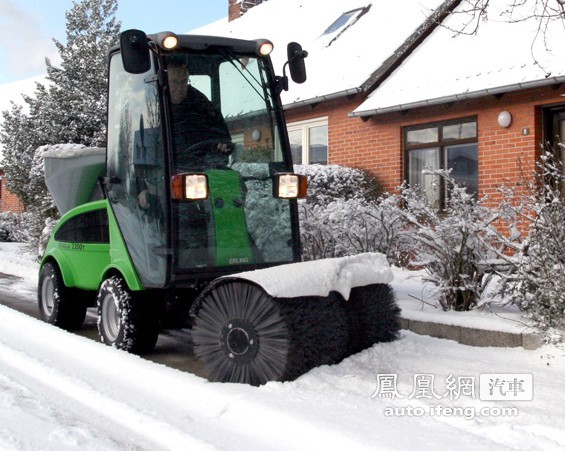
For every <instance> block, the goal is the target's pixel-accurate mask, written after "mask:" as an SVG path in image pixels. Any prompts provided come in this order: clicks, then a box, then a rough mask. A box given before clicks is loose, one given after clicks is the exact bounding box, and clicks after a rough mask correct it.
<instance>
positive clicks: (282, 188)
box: [273, 173, 308, 199]
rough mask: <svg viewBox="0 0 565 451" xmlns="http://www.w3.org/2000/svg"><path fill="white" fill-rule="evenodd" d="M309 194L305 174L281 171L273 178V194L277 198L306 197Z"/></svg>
mask: <svg viewBox="0 0 565 451" xmlns="http://www.w3.org/2000/svg"><path fill="white" fill-rule="evenodd" d="M307 194H308V179H307V178H306V176H305V175H299V174H291V173H280V174H275V177H274V180H273V196H274V197H275V198H277V199H304V198H305V197H306V195H307Z"/></svg>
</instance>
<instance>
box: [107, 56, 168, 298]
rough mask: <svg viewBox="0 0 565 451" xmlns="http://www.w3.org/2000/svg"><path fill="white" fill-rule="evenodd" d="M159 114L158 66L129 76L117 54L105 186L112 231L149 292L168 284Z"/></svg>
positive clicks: (112, 62)
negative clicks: (113, 221)
mask: <svg viewBox="0 0 565 451" xmlns="http://www.w3.org/2000/svg"><path fill="white" fill-rule="evenodd" d="M160 111H161V108H160V96H159V88H158V83H157V77H155V67H154V64H152V66H151V68H150V69H149V71H147V72H146V73H142V74H130V73H127V72H126V71H125V70H124V68H123V64H122V59H121V56H120V54H119V53H115V54H113V55H112V56H111V60H110V77H109V100H108V140H107V146H108V149H107V155H108V160H107V179H106V180H107V184H106V185H107V194H108V199H109V201H110V207H111V210H112V212H113V214H114V216H115V218H116V221H117V224H118V227H119V232H118V231H111V233H119V234H120V235H121V237H117V239H120V238H121V239H123V242H124V243H125V245H126V248H127V250H128V253H129V256H130V259H131V261H132V263H133V265H134V267H135V270H136V271H137V274H138V277H139V279H140V281H141V283H142V284H143V286H144V287H146V288H150V287H152V288H160V287H164V286H165V285H166V284H167V283H168V280H169V277H168V274H169V270H168V268H169V254H170V252H168V245H167V243H168V242H169V227H168V225H167V224H168V214H167V210H168V208H167V203H166V199H167V197H166V190H167V183H166V167H165V164H166V159H165V158H164V146H163V130H162V121H161V113H160ZM111 241H112V237H111ZM111 255H112V251H111Z"/></svg>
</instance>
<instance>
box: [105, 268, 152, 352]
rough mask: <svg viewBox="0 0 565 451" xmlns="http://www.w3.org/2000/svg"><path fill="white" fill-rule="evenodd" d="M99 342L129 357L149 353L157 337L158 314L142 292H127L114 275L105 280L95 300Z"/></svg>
mask: <svg viewBox="0 0 565 451" xmlns="http://www.w3.org/2000/svg"><path fill="white" fill-rule="evenodd" d="M96 304H97V309H98V333H99V334H100V338H101V339H102V342H103V343H105V344H107V345H108V346H114V347H116V348H118V349H122V350H124V351H127V352H131V353H133V354H143V353H147V352H150V351H152V350H153V348H154V347H155V343H157V339H158V337H159V327H160V321H159V320H160V314H159V309H158V308H157V305H156V302H154V301H153V300H152V299H150V297H149V296H147V295H146V294H145V293H137V292H135V293H134V292H131V291H130V290H129V289H128V288H127V285H126V283H125V282H124V280H123V279H122V278H120V277H118V276H113V277H110V278H109V279H106V280H105V281H104V282H103V283H102V285H101V286H100V290H99V292H98V298H97V300H96Z"/></svg>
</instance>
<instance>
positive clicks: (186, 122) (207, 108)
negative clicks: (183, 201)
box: [167, 60, 234, 170]
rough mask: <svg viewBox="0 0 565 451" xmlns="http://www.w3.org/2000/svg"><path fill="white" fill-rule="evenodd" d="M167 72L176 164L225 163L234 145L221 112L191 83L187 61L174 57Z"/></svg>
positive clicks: (185, 166) (203, 165)
mask: <svg viewBox="0 0 565 451" xmlns="http://www.w3.org/2000/svg"><path fill="white" fill-rule="evenodd" d="M167 75H168V80H169V92H170V98H171V103H172V108H171V111H172V119H173V121H172V123H173V130H172V132H173V146H174V158H175V166H176V167H177V168H179V169H181V170H186V169H192V168H198V169H204V168H212V167H221V166H225V165H226V164H227V157H228V155H229V154H230V153H231V152H232V151H233V148H234V146H233V144H232V143H231V136H230V132H229V130H228V126H227V124H226V122H225V120H224V118H223V116H222V114H221V113H220V112H219V111H218V110H217V109H216V108H215V107H214V105H213V104H212V102H210V100H208V98H207V97H206V96H205V95H204V94H202V93H201V92H200V91H199V90H198V89H196V88H194V87H193V86H192V85H190V84H189V81H188V77H189V72H188V68H187V66H186V64H184V63H183V62H180V61H176V60H172V61H171V62H170V63H169V65H168V67H167ZM199 143H201V146H199Z"/></svg>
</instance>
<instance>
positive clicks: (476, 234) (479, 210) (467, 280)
mask: <svg viewBox="0 0 565 451" xmlns="http://www.w3.org/2000/svg"><path fill="white" fill-rule="evenodd" d="M433 173H434V174H435V175H437V176H439V177H442V178H443V179H444V182H445V186H447V187H448V189H449V193H450V195H449V197H448V198H447V200H446V206H445V210H444V211H439V210H438V209H437V208H435V207H433V206H432V205H431V204H430V201H429V200H428V198H427V196H426V195H425V194H424V193H423V192H422V191H421V190H420V189H418V187H404V188H403V191H402V194H401V197H402V200H403V202H404V205H405V208H404V209H403V210H402V212H403V215H404V217H405V220H406V223H407V225H408V226H409V228H410V230H409V231H408V233H407V236H409V237H410V238H411V241H412V244H411V246H410V247H411V249H412V252H413V254H414V260H413V261H412V262H411V264H412V265H414V266H417V267H421V268H423V269H424V270H425V272H426V273H427V277H425V279H424V280H425V281H427V282H430V283H432V284H433V285H434V286H435V287H436V292H437V295H438V298H439V302H440V304H441V306H442V308H443V309H444V310H457V311H464V310H470V309H472V308H474V307H475V306H476V305H477V304H478V302H479V300H480V299H481V296H482V294H483V291H484V290H485V288H486V284H485V281H486V280H487V279H488V275H489V270H490V268H489V266H488V265H487V262H488V261H489V260H491V259H493V258H494V257H495V253H494V252H493V248H494V246H493V245H492V243H491V242H490V241H491V237H492V236H495V234H494V233H492V232H493V231H494V229H493V222H494V221H495V220H496V219H497V217H498V216H497V214H496V212H494V211H492V210H491V209H489V208H487V207H486V206H484V205H483V204H484V200H477V199H476V198H475V197H474V196H473V195H471V194H468V193H467V191H466V189H465V188H464V187H461V186H458V185H457V184H456V183H455V181H454V179H453V178H452V177H451V176H450V174H449V172H447V171H433Z"/></svg>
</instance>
